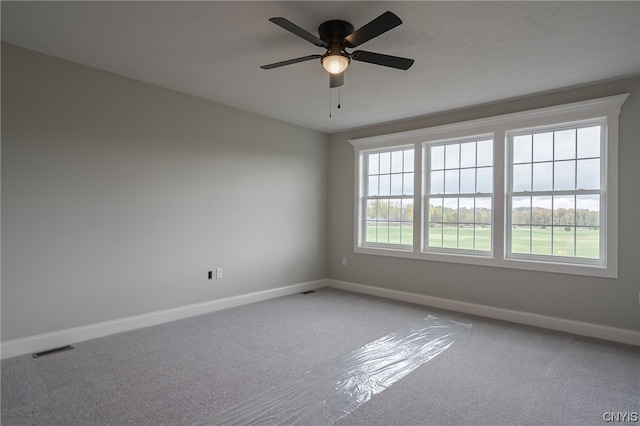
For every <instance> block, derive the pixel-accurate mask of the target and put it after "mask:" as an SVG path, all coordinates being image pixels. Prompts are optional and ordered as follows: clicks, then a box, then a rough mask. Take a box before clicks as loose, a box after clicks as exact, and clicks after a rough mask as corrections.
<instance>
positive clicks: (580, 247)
mask: <svg viewBox="0 0 640 426" xmlns="http://www.w3.org/2000/svg"><path fill="white" fill-rule="evenodd" d="M576 256H578V257H586V258H589V259H599V258H600V228H598V227H589V228H576Z"/></svg>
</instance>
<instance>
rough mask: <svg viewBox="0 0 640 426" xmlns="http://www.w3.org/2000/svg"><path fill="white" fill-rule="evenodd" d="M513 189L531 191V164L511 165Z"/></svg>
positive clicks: (515, 190)
mask: <svg viewBox="0 0 640 426" xmlns="http://www.w3.org/2000/svg"><path fill="white" fill-rule="evenodd" d="M513 191H514V192H520V191H531V164H517V165H514V166H513Z"/></svg>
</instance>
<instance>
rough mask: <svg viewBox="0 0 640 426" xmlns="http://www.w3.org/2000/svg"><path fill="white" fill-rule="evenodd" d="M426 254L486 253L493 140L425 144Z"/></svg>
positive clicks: (489, 245)
mask: <svg viewBox="0 0 640 426" xmlns="http://www.w3.org/2000/svg"><path fill="white" fill-rule="evenodd" d="M425 153H426V155H427V160H426V161H425V162H424V164H425V165H426V166H427V167H426V170H427V173H426V176H427V177H428V183H427V185H425V187H426V188H428V191H426V192H427V201H426V202H425V205H426V206H428V214H427V215H426V219H427V220H426V226H425V230H426V233H427V236H426V238H425V241H426V245H425V250H426V251H429V250H431V251H439V249H444V250H454V249H458V250H470V251H475V252H491V224H492V221H491V209H492V207H491V206H492V204H493V203H492V198H493V140H491V139H486V140H484V139H483V140H476V139H471V140H463V141H453V142H451V141H449V142H440V143H436V144H429V145H427V146H425Z"/></svg>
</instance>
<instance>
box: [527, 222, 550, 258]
mask: <svg viewBox="0 0 640 426" xmlns="http://www.w3.org/2000/svg"><path fill="white" fill-rule="evenodd" d="M531 253H532V254H548V255H550V254H552V252H551V227H550V226H532V227H531Z"/></svg>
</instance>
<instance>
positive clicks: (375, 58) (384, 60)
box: [351, 50, 414, 70]
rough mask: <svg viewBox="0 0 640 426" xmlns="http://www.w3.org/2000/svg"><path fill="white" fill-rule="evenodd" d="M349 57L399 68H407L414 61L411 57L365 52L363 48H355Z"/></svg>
mask: <svg viewBox="0 0 640 426" xmlns="http://www.w3.org/2000/svg"><path fill="white" fill-rule="evenodd" d="M351 59H353V60H355V61H361V62H368V63H370V64H375V65H382V66H384V67H391V68H397V69H400V70H408V69H409V68H410V67H411V65H413V62H414V61H413V59H407V58H400V57H398V56H389V55H383V54H382V53H374V52H365V51H364V50H356V51H355V52H353V53H352V54H351Z"/></svg>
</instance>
